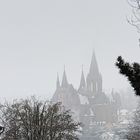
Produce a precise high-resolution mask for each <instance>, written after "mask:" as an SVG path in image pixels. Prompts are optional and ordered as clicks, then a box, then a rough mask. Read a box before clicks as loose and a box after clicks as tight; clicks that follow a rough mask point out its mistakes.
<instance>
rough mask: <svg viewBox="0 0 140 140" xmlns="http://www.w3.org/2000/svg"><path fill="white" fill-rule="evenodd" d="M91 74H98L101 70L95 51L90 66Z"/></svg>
mask: <svg viewBox="0 0 140 140" xmlns="http://www.w3.org/2000/svg"><path fill="white" fill-rule="evenodd" d="M89 72H90V74H98V73H99V70H98V65H97V61H96V56H95V53H94V51H93V54H92V59H91V64H90V71H89Z"/></svg>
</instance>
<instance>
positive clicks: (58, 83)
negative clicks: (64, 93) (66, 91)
mask: <svg viewBox="0 0 140 140" xmlns="http://www.w3.org/2000/svg"><path fill="white" fill-rule="evenodd" d="M58 88H60V82H59V75H58V73H57V81H56V89H58Z"/></svg>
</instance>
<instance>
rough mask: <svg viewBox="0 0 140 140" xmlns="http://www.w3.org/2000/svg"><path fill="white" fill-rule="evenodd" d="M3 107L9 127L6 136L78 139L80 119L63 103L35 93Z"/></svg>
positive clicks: (9, 138) (10, 139)
mask: <svg viewBox="0 0 140 140" xmlns="http://www.w3.org/2000/svg"><path fill="white" fill-rule="evenodd" d="M0 111H1V114H2V116H1V119H0V120H1V122H2V123H3V125H4V126H5V127H6V130H5V133H4V134H3V138H2V140H22V139H23V140H62V139H63V140H78V137H77V135H76V132H77V131H78V129H79V126H80V123H79V122H75V121H74V120H73V119H72V115H71V113H70V111H68V110H65V109H64V107H62V106H61V105H60V103H56V104H50V103H48V102H43V101H39V100H37V99H36V98H34V97H33V98H31V99H25V100H19V101H14V102H13V103H12V104H9V103H6V104H4V105H1V108H0Z"/></svg>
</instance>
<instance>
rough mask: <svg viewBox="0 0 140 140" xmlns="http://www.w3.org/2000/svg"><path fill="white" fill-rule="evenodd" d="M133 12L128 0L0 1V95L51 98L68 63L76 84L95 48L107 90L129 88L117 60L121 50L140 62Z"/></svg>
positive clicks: (71, 81)
mask: <svg viewBox="0 0 140 140" xmlns="http://www.w3.org/2000/svg"><path fill="white" fill-rule="evenodd" d="M130 14H131V8H130V7H129V6H128V4H127V2H126V0H115V1H113V0H108V1H93V0H69V1H68V0H30V1H28V0H24V1H20V0H4V1H0V93H1V98H6V99H11V98H19V97H26V96H30V95H32V94H36V95H38V96H41V97H46V98H47V97H49V98H50V97H51V96H52V94H53V93H54V91H55V84H56V76H57V72H58V73H59V76H60V79H61V77H62V73H63V69H64V65H65V69H66V73H67V77H68V81H69V83H73V85H74V87H75V88H77V87H78V86H79V82H80V75H81V67H82V64H83V65H84V73H85V76H86V75H87V73H88V70H89V65H90V61H91V56H92V51H93V49H94V50H95V53H96V57H97V61H98V65H99V69H100V72H101V74H102V76H103V88H104V90H107V91H111V89H112V88H113V89H114V90H117V91H119V90H120V89H123V88H127V87H128V86H129V83H128V82H127V80H126V78H124V77H123V76H122V75H120V74H119V73H118V70H117V68H116V67H115V65H114V64H115V61H116V58H117V56H118V55H122V56H123V57H124V58H125V59H126V60H128V61H130V62H133V61H137V62H140V48H139V46H138V45H139V44H138V36H139V34H138V33H137V31H136V29H135V28H133V27H132V26H130V25H129V24H128V23H127V21H126V16H127V15H128V16H129V15H130Z"/></svg>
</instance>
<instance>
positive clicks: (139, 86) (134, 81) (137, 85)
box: [116, 56, 140, 96]
mask: <svg viewBox="0 0 140 140" xmlns="http://www.w3.org/2000/svg"><path fill="white" fill-rule="evenodd" d="M116 66H117V67H118V68H119V70H120V73H121V74H122V75H124V76H126V77H127V79H128V81H129V82H130V84H131V86H132V87H133V88H134V91H135V94H136V95H138V96H140V64H138V63H132V64H130V63H128V62H125V61H124V59H122V57H121V56H119V57H118V58H117V62H116Z"/></svg>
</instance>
